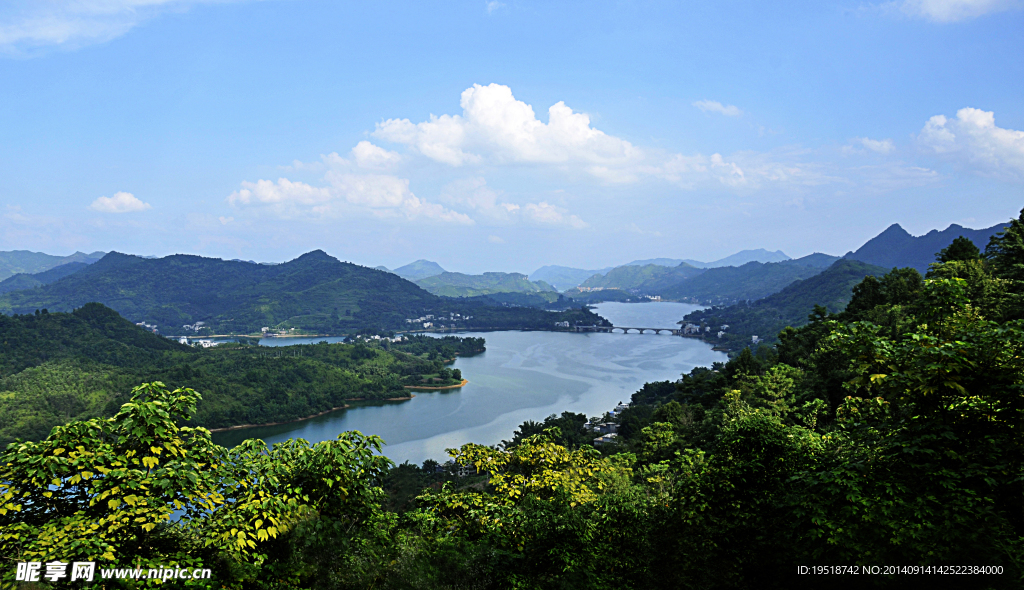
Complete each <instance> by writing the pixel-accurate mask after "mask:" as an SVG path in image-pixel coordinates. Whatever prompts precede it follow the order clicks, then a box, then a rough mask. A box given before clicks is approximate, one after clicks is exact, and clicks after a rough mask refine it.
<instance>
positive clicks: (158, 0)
mask: <svg viewBox="0 0 1024 590" xmlns="http://www.w3.org/2000/svg"><path fill="white" fill-rule="evenodd" d="M231 1H243V0H8V1H7V2H5V3H4V6H2V7H0V52H4V53H11V54H20V53H25V52H26V51H29V50H31V49H34V48H39V47H46V46H62V47H68V48H77V47H82V46H85V45H91V44H93V43H102V42H104V41H109V40H111V39H115V38H117V37H120V36H121V35H124V34H125V33H127V32H128V31H130V30H131V29H132V28H134V27H136V26H138V25H139V24H141V23H143V22H145V21H147V20H149V19H151V18H154V17H156V16H158V15H160V14H161V13H163V12H167V11H171V10H177V11H181V10H187V9H188V8H190V7H191V6H193V5H196V4H212V3H224V2H231Z"/></svg>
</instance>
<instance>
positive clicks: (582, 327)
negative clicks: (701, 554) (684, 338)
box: [573, 326, 683, 336]
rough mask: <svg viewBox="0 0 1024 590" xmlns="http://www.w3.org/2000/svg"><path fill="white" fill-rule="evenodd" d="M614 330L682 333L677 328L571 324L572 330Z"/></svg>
mask: <svg viewBox="0 0 1024 590" xmlns="http://www.w3.org/2000/svg"><path fill="white" fill-rule="evenodd" d="M615 330H621V331H622V332H621V333H622V334H629V331H630V330H636V331H637V332H638V333H640V334H643V333H644V332H654V333H655V334H661V333H662V332H668V333H669V334H672V335H673V336H681V335H682V334H683V330H682V329H679V328H636V327H633V326H628V327H627V326H573V331H574V332H604V333H608V334H611V333H613V332H614V331H615Z"/></svg>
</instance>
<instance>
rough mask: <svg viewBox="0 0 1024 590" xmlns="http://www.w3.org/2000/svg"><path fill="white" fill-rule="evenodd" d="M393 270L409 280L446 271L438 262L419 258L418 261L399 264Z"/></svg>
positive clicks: (416, 279)
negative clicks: (403, 264)
mask: <svg viewBox="0 0 1024 590" xmlns="http://www.w3.org/2000/svg"><path fill="white" fill-rule="evenodd" d="M391 272H393V273H395V274H396V275H398V276H400V277H402V278H403V279H405V280H407V281H418V280H420V279H425V278H427V277H432V276H434V275H439V274H441V273H443V272H445V270H444V269H443V268H441V265H440V264H438V263H436V262H431V261H429V260H417V261H416V262H410V263H409V264H406V265H405V266H399V267H398V268H396V269H395V270H393V271H391Z"/></svg>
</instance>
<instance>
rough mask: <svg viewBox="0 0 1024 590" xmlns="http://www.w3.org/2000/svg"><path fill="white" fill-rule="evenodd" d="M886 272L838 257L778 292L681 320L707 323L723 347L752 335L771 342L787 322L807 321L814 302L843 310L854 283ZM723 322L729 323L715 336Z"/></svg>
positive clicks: (741, 343) (747, 341) (733, 345)
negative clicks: (722, 332) (719, 334)
mask: <svg viewBox="0 0 1024 590" xmlns="http://www.w3.org/2000/svg"><path fill="white" fill-rule="evenodd" d="M886 272H888V269H886V268H883V267H880V266H874V265H871V264H866V263H864V262H860V261H857V260H850V259H839V260H836V261H835V263H833V264H832V265H831V266H829V267H828V268H827V269H825V270H824V271H823V272H820V273H817V274H815V275H813V276H811V277H809V278H806V279H802V280H796V281H793V282H792V283H790V284H789V285H787V286H785V287H784V288H782V289H781V290H779V291H778V292H777V293H773V294H771V295H768V296H767V297H764V298H761V299H758V300H756V301H751V302H746V301H743V302H740V303H736V304H734V305H729V306H722V307H718V306H716V307H711V308H709V309H703V310H699V311H695V312H693V313H691V314H689V315H687V316H686V317H685V319H684V321H686V322H692V323H694V324H698V325H700V324H705V325H707V326H710V327H711V332H710V334H711V341H712V342H715V343H717V344H719V345H720V346H723V347H725V348H731V349H736V348H740V347H743V346H747V345H748V344H750V343H751V342H752V340H751V337H752V336H759V337H760V338H761V339H762V340H764V341H766V342H773V341H774V340H775V337H776V336H777V335H778V333H779V332H780V331H781V330H782V329H783V328H785V327H786V326H794V327H799V326H802V325H804V324H806V323H807V322H808V315H809V314H810V313H811V310H813V309H814V306H815V305H821V306H824V307H825V308H827V309H828V311H829V312H830V313H836V312H840V311H843V310H844V309H845V308H846V305H847V304H848V303H849V302H850V298H851V296H852V292H853V287H854V286H855V285H857V284H858V283H860V282H861V281H862V280H864V277H865V276H867V275H873V276H881V275H884V274H885V273H886ZM723 326H728V327H727V328H724V332H725V333H724V334H723V335H722V336H721V337H718V336H717V333H718V332H719V331H720V330H723Z"/></svg>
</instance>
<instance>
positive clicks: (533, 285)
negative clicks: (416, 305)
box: [416, 272, 555, 297]
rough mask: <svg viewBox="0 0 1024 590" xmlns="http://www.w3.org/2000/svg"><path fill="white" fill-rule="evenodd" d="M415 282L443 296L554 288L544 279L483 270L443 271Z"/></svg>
mask: <svg viewBox="0 0 1024 590" xmlns="http://www.w3.org/2000/svg"><path fill="white" fill-rule="evenodd" d="M416 284H417V285H419V286H420V287H423V288H424V289H426V290H427V291H430V292H431V293H433V294H434V295H443V296H445V297H475V296H477V295H489V294H491V293H539V292H542V291H548V292H553V291H555V288H554V287H552V286H551V285H549V284H547V283H545V282H544V281H535V282H531V281H530V280H529V279H528V278H527V276H526V275H524V274H520V273H517V272H511V273H510V272H485V273H483V274H481V275H467V274H462V273H461V272H443V273H441V274H439V275H434V276H432V277H427V278H425V279H420V280H418V281H416Z"/></svg>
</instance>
